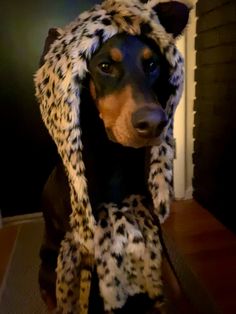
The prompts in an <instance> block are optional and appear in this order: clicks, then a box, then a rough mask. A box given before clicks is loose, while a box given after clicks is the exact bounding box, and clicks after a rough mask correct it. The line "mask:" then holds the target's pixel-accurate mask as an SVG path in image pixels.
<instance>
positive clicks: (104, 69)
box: [98, 62, 113, 74]
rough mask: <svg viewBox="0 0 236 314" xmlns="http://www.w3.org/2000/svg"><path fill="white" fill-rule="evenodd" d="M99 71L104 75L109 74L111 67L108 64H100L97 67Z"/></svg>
mask: <svg viewBox="0 0 236 314" xmlns="http://www.w3.org/2000/svg"><path fill="white" fill-rule="evenodd" d="M98 68H99V70H100V71H102V72H103V73H106V74H111V73H112V71H113V66H112V64H111V63H109V62H102V63H100V64H99V65H98Z"/></svg>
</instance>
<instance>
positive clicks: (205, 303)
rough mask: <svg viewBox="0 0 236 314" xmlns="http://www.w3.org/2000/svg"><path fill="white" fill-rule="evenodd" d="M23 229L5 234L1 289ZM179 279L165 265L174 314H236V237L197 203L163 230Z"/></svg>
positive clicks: (180, 209) (176, 209)
mask: <svg viewBox="0 0 236 314" xmlns="http://www.w3.org/2000/svg"><path fill="white" fill-rule="evenodd" d="M20 227H21V225H20V224H19V225H13V226H7V227H4V228H2V229H0V252H1V254H0V285H1V284H2V283H3V277H4V274H5V273H6V270H7V265H8V263H9V260H10V256H11V252H12V250H13V247H14V243H15V240H16V237H17V233H18V231H19V228H20ZM163 236H164V241H165V244H166V248H167V251H168V254H169V256H170V258H171V263H172V264H173V266H174V268H175V271H176V273H177V277H178V279H179V280H180V283H179V281H178V280H177V278H176V276H175V274H174V273H173V271H172V270H171V267H170V265H169V264H168V263H167V262H165V263H164V275H163V276H164V282H165V283H166V287H167V288H166V289H167V295H168V297H169V299H170V300H171V302H170V303H171V307H172V310H171V312H170V313H171V314H197V313H199V314H205V313H206V314H213V313H222V314H236V236H235V235H234V234H232V233H231V232H230V231H229V230H227V229H226V228H225V227H224V226H223V225H222V224H220V223H219V222H218V221H217V220H216V219H215V218H214V217H213V216H212V215H211V214H209V213H208V212H207V211H206V210H205V209H203V208H202V207H201V206H199V205H198V204H197V203H196V202H195V201H193V200H191V201H177V202H174V203H173V205H172V211H171V215H170V217H169V218H168V220H167V221H166V222H165V224H164V225H163Z"/></svg>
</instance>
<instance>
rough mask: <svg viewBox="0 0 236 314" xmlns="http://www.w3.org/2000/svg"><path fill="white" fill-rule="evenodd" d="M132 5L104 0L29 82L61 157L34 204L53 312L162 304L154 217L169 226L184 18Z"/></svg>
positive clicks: (55, 39) (66, 33)
mask: <svg viewBox="0 0 236 314" xmlns="http://www.w3.org/2000/svg"><path fill="white" fill-rule="evenodd" d="M141 2H143V1H141ZM141 2H140V1H138V0H133V1H132V3H129V2H127V1H123V0H119V1H115V2H113V1H112V0H106V1H104V3H103V4H102V5H101V7H100V6H96V7H95V8H94V9H92V10H90V11H88V12H85V13H84V14H82V15H81V17H80V19H78V20H76V21H75V22H74V23H72V24H70V25H69V26H68V27H67V28H65V30H62V31H60V30H52V31H51V32H50V33H49V39H48V40H47V41H46V48H45V50H44V55H43V57H42V59H41V60H42V64H41V68H40V69H39V71H38V72H37V75H36V78H35V82H36V89H37V92H36V96H37V97H38V100H39V102H40V110H41V114H42V117H43V120H44V122H45V125H46V127H47V128H48V130H49V133H50V135H51V136H52V138H53V139H54V141H55V143H56V145H57V148H58V152H59V154H60V157H61V161H59V163H58V165H57V166H56V167H55V169H54V170H53V172H52V173H51V175H50V177H49V179H48V181H47V182H46V184H45V187H44V191H43V197H42V211H43V214H44V219H45V236H44V241H43V244H42V246H41V250H40V257H41V266H40V270H39V284H40V290H41V295H42V297H43V299H44V301H45V302H46V304H47V306H48V309H49V310H50V311H53V310H54V309H55V308H56V306H58V301H59V303H60V304H59V310H60V311H61V312H63V313H77V312H79V313H80V312H81V313H91V314H94V313H98V314H100V313H101V314H102V313H105V312H106V313H108V312H109V311H110V310H111V309H112V310H114V309H115V310H114V311H112V313H120V314H124V313H130V312H132V311H136V312H137V313H140V314H141V313H159V312H160V309H161V306H160V305H162V303H163V294H162V283H161V271H160V268H161V243H160V237H159V234H158V230H159V229H160V228H159V221H158V217H159V219H160V220H161V222H162V221H163V220H164V218H165V217H166V216H167V215H168V205H169V200H170V197H171V193H172V159H173V145H172V131H173V114H174V110H175V107H176V105H177V104H178V102H179V99H180V96H181V93H182V88H183V59H182V57H181V56H180V54H179V53H178V51H177V49H176V47H175V45H174V43H173V38H175V37H176V36H178V35H179V34H180V33H181V32H182V30H183V29H184V27H185V26H186V23H187V20H188V14H189V7H188V4H185V0H181V1H180V2H179V1H170V2H162V1H161V2H160V3H159V1H157V0H155V1H150V4H149V3H147V4H142V3H141ZM145 2H146V1H145ZM186 2H187V0H186ZM153 10H154V11H153ZM154 12H157V14H158V19H157V18H156V16H155V14H154ZM147 16H148V18H149V20H150V21H148V20H147ZM159 21H160V22H159ZM177 21H178V22H177ZM179 21H180V22H179ZM117 29H118V30H117ZM170 33H171V34H173V35H170ZM106 36H107V37H106ZM50 37H51V38H50ZM105 38H106V39H105ZM48 51H49V52H48ZM114 243H116V245H115V246H114ZM125 243H126V244H125ZM128 247H129V250H131V251H129V253H128V254H127V253H126V250H127V248H128ZM142 250H143V252H146V253H145V254H146V255H144V253H143V256H142V253H141V252H142ZM137 256H138V257H137ZM94 259H95V260H94ZM126 264H127V265H128V268H127V267H126ZM139 265H140V266H139ZM95 266H96V267H95ZM144 267H146V268H145V271H146V273H145V274H144V272H143V270H144ZM56 269H57V273H56V271H55V270H56ZM75 272H76V274H75ZM137 272H138V274H139V275H138V280H136V273H137ZM91 278H92V279H91ZM90 285H91V289H90ZM76 293H77V294H76ZM78 296H79V297H78ZM157 304H158V305H157ZM57 310H58V308H57ZM158 311H159V312H158ZM110 312H111V311H110ZM110 312H109V313H110Z"/></svg>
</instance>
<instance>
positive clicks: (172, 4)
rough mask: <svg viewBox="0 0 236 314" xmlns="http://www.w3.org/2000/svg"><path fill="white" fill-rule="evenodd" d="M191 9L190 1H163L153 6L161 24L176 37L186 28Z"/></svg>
mask: <svg viewBox="0 0 236 314" xmlns="http://www.w3.org/2000/svg"><path fill="white" fill-rule="evenodd" d="M190 9H191V6H190V5H189V1H169V2H164V1H163V2H159V3H158V4H157V5H155V6H154V7H153V10H154V11H155V12H156V13H157V16H158V18H159V20H160V23H161V25H162V26H163V27H164V28H165V30H166V31H167V32H168V33H170V34H172V35H173V37H174V38H176V37H177V36H179V35H180V34H181V33H182V32H183V30H184V29H185V27H186V25H187V23H188V19H189V12H190Z"/></svg>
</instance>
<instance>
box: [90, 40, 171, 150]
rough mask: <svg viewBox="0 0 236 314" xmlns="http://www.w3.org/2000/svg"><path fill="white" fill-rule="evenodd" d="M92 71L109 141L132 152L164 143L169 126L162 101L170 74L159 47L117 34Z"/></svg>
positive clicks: (92, 85)
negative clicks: (128, 148)
mask: <svg viewBox="0 0 236 314" xmlns="http://www.w3.org/2000/svg"><path fill="white" fill-rule="evenodd" d="M89 72H90V76H91V79H90V91H91V95H92V97H93V98H94V100H95V103H96V105H97V108H98V111H99V114H100V118H101V119H102V120H103V122H104V126H105V129H106V132H107V135H108V137H109V138H110V139H111V140H113V141H115V142H118V143H120V144H122V145H124V146H131V147H142V146H153V145H158V144H160V143H161V141H162V139H163V136H164V134H165V130H166V126H167V125H168V117H167V114H166V112H165V110H164V109H165V108H164V107H165V103H164V102H162V100H163V98H164V94H165V93H167V89H168V75H167V73H169V69H168V63H167V61H166V60H165V58H164V57H163V55H162V54H161V52H160V50H159V48H158V47H157V45H154V43H152V42H151V41H149V42H147V40H145V39H142V38H140V37H138V36H131V35H127V34H119V35H115V36H113V37H112V38H111V39H109V40H108V41H107V42H106V43H104V44H103V45H102V47H101V48H100V49H99V50H98V51H97V52H96V53H95V54H94V56H93V57H92V58H91V61H90V62H89ZM163 86H165V87H164V89H163Z"/></svg>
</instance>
